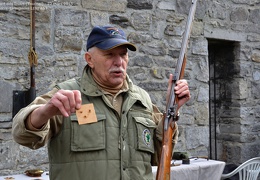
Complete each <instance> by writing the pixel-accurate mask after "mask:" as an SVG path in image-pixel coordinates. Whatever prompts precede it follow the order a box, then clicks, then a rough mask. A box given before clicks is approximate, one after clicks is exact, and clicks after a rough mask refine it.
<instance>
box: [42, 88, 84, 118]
mask: <svg viewBox="0 0 260 180" xmlns="http://www.w3.org/2000/svg"><path fill="white" fill-rule="evenodd" d="M80 107H81V93H80V91H78V90H72V91H71V90H62V89H61V90H59V91H58V92H57V93H55V94H54V95H53V97H52V98H51V99H50V101H49V102H48V103H47V104H46V105H45V108H44V109H45V112H48V114H49V115H50V116H51V117H52V116H54V115H63V116H65V117H68V116H69V115H70V114H71V113H75V112H76V109H79V108H80Z"/></svg>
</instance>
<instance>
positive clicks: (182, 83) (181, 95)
mask: <svg viewBox="0 0 260 180" xmlns="http://www.w3.org/2000/svg"><path fill="white" fill-rule="evenodd" d="M172 79H173V75H172V74H170V77H169V81H168V90H167V103H168V100H169V96H170V91H171V85H172ZM174 90H175V95H176V97H177V99H178V100H177V104H178V108H177V110H179V108H180V107H181V106H182V105H183V104H185V103H186V102H187V101H188V100H190V91H189V86H188V82H187V81H186V80H185V79H181V80H178V81H177V82H176V86H175V87H174Z"/></svg>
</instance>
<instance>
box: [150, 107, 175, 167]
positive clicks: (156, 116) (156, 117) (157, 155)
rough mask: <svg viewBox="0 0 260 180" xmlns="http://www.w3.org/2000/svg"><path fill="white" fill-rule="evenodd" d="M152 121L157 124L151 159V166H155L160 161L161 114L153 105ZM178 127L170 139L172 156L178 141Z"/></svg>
mask: <svg viewBox="0 0 260 180" xmlns="http://www.w3.org/2000/svg"><path fill="white" fill-rule="evenodd" d="M153 120H154V122H155V123H156V124H157V128H156V129H155V135H154V149H155V152H154V154H153V157H152V165H153V166H157V165H158V163H159V160H160V153H161V149H162V137H163V114H162V113H161V112H160V111H159V109H158V108H157V107H156V106H155V105H153ZM178 134H179V131H178V126H177V124H176V129H175V132H173V137H172V154H173V151H174V147H175V145H176V144H177V141H178Z"/></svg>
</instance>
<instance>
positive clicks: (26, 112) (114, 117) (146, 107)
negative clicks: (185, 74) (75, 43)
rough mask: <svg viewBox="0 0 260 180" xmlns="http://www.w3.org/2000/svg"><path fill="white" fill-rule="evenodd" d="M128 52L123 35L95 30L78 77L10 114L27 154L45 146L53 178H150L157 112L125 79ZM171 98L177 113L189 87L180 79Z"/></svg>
mask: <svg viewBox="0 0 260 180" xmlns="http://www.w3.org/2000/svg"><path fill="white" fill-rule="evenodd" d="M128 50H131V51H136V47H135V45H133V44H132V43H130V42H128V41H127V40H126V37H125V34H124V32H123V31H122V30H120V29H117V28H115V27H112V26H97V27H94V28H93V30H92V31H91V33H90V34H89V37H88V41H87V52H86V54H85V59H86V62H87V65H86V67H85V69H84V71H83V74H82V77H81V78H74V79H71V80H68V81H65V82H63V83H60V84H58V85H56V86H55V87H54V88H53V89H52V90H51V91H50V92H48V93H46V94H44V95H42V96H39V97H37V98H36V99H35V100H34V101H33V102H32V103H31V104H30V105H29V106H27V107H25V108H23V109H21V110H20V111H19V112H18V114H17V115H16V116H15V118H14V123H13V131H12V132H13V137H14V140H15V141H16V142H18V143H19V144H21V145H24V146H27V147H29V148H32V149H37V148H40V147H42V146H44V145H45V144H46V143H47V142H48V152H49V163H50V169H49V170H50V179H51V180H66V179H69V180H71V179H73V180H82V179H85V180H86V179H90V180H105V179H107V180H111V179H113V180H119V179H123V180H127V179H133V180H137V179H153V175H152V169H151V165H152V164H151V162H152V157H153V155H154V154H156V152H157V151H158V150H157V149H158V147H156V144H160V143H158V142H159V141H160V140H161V138H162V123H160V120H161V118H162V114H161V113H160V112H159V111H158V109H157V108H156V107H155V106H154V105H153V104H152V102H151V99H150V97H149V95H148V93H147V92H146V91H145V90H143V89H141V88H140V87H138V86H136V85H134V84H133V82H132V81H131V80H130V79H129V77H128V75H127V73H126V70H127V64H128V61H129V59H128ZM171 79H172V76H170V81H169V84H170V83H171ZM175 93H176V95H177V96H178V99H179V101H178V107H181V106H182V105H183V104H184V103H185V102H187V101H188V100H189V99H190V92H189V89H188V84H187V81H185V80H180V81H178V82H177V86H176V87H175ZM177 133H178V132H177V131H176V132H175V134H174V137H173V143H176V139H177ZM156 141H158V142H157V143H156Z"/></svg>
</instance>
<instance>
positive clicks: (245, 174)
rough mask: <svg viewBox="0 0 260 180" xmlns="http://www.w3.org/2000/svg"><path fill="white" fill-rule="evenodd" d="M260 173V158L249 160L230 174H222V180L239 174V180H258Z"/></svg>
mask: <svg viewBox="0 0 260 180" xmlns="http://www.w3.org/2000/svg"><path fill="white" fill-rule="evenodd" d="M259 172H260V157H255V158H252V159H249V160H247V161H246V162H244V163H243V164H241V165H239V166H238V167H237V168H236V169H235V170H233V171H232V172H230V173H228V174H222V175H221V179H227V178H229V177H232V176H234V175H235V174H236V173H239V180H257V177H258V174H259Z"/></svg>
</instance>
